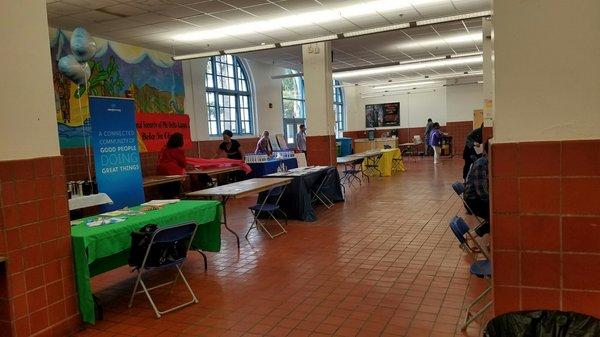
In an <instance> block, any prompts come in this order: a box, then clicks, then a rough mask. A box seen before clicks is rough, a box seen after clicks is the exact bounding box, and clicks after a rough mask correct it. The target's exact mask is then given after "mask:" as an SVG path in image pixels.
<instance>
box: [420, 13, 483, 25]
mask: <svg viewBox="0 0 600 337" xmlns="http://www.w3.org/2000/svg"><path fill="white" fill-rule="evenodd" d="M490 15H492V11H482V12H475V13H467V14H460V15H453V16H446V17H443V18H435V19H428V20H421V21H417V26H425V25H432V24H435V23H442V22H448V21H458V20H466V19H472V18H477V17H482V16H490Z"/></svg>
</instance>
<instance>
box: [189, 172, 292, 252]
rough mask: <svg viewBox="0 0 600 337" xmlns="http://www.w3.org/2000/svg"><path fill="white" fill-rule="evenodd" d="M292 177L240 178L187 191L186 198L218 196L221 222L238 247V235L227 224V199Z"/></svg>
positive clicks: (282, 184)
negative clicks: (221, 215) (221, 211)
mask: <svg viewBox="0 0 600 337" xmlns="http://www.w3.org/2000/svg"><path fill="white" fill-rule="evenodd" d="M291 181H292V178H275V179H274V178H252V179H248V180H242V181H238V182H235V183H231V184H227V185H223V186H217V187H212V188H207V189H205V190H199V191H195V192H190V193H187V194H186V196H187V197H188V198H192V199H197V198H206V199H212V198H219V199H220V201H221V204H222V205H223V220H222V222H221V223H222V224H223V225H224V226H225V229H227V230H228V231H229V232H231V234H233V235H234V236H235V240H236V242H237V246H238V249H239V248H240V237H239V236H238V234H237V233H236V232H234V231H233V230H232V229H231V228H229V226H228V225H227V201H229V200H230V199H239V198H243V197H247V196H249V195H253V194H258V193H260V192H264V191H268V190H270V189H272V188H275V187H279V186H284V185H287V184H289V183H290V182H291Z"/></svg>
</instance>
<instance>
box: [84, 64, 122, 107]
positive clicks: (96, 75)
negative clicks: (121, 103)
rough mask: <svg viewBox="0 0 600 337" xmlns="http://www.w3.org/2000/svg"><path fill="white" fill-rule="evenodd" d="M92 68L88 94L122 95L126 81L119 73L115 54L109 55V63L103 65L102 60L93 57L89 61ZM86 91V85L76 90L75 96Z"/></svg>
mask: <svg viewBox="0 0 600 337" xmlns="http://www.w3.org/2000/svg"><path fill="white" fill-rule="evenodd" d="M88 63H89V65H90V70H91V76H90V79H89V81H88V88H89V89H88V90H89V91H88V95H91V96H110V97H118V96H121V92H122V91H123V88H124V87H125V82H124V81H123V79H122V78H121V76H120V74H119V65H118V64H117V62H116V61H115V57H114V56H110V57H109V61H108V65H107V66H106V68H104V67H103V65H102V62H101V61H100V60H95V59H91V60H89V61H88ZM85 91H86V87H85V86H81V87H80V88H79V89H78V90H77V91H76V92H75V97H77V98H79V97H81V96H82V95H83V94H84V93H85Z"/></svg>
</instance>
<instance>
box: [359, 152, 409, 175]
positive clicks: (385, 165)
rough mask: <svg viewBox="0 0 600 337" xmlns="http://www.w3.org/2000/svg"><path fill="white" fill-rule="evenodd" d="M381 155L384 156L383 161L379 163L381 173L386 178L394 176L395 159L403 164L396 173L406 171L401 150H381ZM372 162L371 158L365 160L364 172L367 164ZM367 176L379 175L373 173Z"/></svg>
mask: <svg viewBox="0 0 600 337" xmlns="http://www.w3.org/2000/svg"><path fill="white" fill-rule="evenodd" d="M381 153H382V154H383V155H382V156H381V160H380V161H379V171H381V175H382V176H384V177H389V176H391V175H392V168H393V167H394V164H393V161H394V159H399V160H400V161H401V162H400V164H399V165H398V166H397V167H395V170H394V172H397V171H404V170H405V168H404V162H403V161H402V153H401V152H400V149H398V148H395V149H384V150H381ZM370 160H372V159H371V158H368V159H365V161H364V162H363V170H365V169H366V165H367V162H368V161H370ZM365 174H367V175H374V174H377V172H375V173H373V172H372V171H371V172H365Z"/></svg>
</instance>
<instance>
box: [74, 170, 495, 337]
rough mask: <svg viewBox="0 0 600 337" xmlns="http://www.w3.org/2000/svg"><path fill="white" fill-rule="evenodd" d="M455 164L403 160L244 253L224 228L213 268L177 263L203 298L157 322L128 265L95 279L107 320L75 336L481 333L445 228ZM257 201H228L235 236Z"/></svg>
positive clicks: (472, 292) (472, 288)
mask: <svg viewBox="0 0 600 337" xmlns="http://www.w3.org/2000/svg"><path fill="white" fill-rule="evenodd" d="M461 164H462V161H461V160H458V159H454V160H450V161H446V162H445V163H444V165H441V166H438V167H437V169H434V167H433V165H432V164H431V160H430V159H429V158H427V159H418V160H417V161H416V162H414V161H412V160H406V167H407V171H406V172H404V173H402V174H396V175H395V176H393V177H385V178H375V179H373V178H372V179H371V182H370V183H369V184H363V186H362V187H361V188H356V189H352V190H351V191H347V195H346V199H347V200H346V202H345V203H339V204H336V205H335V206H334V207H332V208H331V209H329V210H328V209H326V208H325V207H323V206H321V207H319V208H318V210H317V215H318V217H319V220H318V221H317V222H314V223H304V222H298V221H290V223H289V225H288V234H286V235H284V236H281V237H277V238H275V239H274V240H270V239H268V238H267V237H266V236H265V235H264V234H263V233H259V232H256V231H253V232H252V234H251V236H250V238H249V241H246V240H245V239H243V238H242V247H241V249H240V251H239V253H238V251H237V249H236V246H235V240H234V238H233V236H231V234H230V233H228V232H226V231H224V232H223V233H222V234H223V235H222V240H223V247H222V250H221V252H220V253H216V254H212V253H211V254H208V255H209V256H208V259H209V269H208V272H204V270H203V263H202V260H201V258H200V257H199V256H198V254H195V253H192V254H191V257H190V258H189V259H188V261H187V262H186V264H185V265H184V272H185V273H186V275H187V276H188V279H189V280H190V283H191V285H192V288H193V289H194V291H195V292H196V295H197V296H198V298H199V301H200V302H199V303H198V304H196V305H192V306H188V307H186V308H184V309H182V310H180V311H177V312H174V313H170V314H166V315H165V316H163V317H162V318H161V319H156V318H155V316H154V313H153V311H152V310H151V308H150V305H149V303H148V301H147V300H146V298H145V297H143V295H142V296H138V297H137V298H136V301H135V302H134V306H133V308H132V309H128V308H127V302H128V296H129V294H130V291H131V289H132V285H133V282H134V274H132V273H130V271H129V269H128V268H126V267H123V268H121V269H118V270H115V271H112V272H109V273H105V274H103V275H100V276H98V277H96V278H94V289H95V292H96V295H97V296H98V297H99V298H100V301H101V304H102V305H103V307H104V311H105V317H104V320H103V321H101V322H98V323H97V324H96V325H95V326H87V327H86V328H85V330H84V331H82V332H80V333H79V334H78V335H77V336H288V337H297V336H364V337H367V336H419V337H422V336H431V337H441V336H463V335H468V336H476V335H478V333H479V332H480V326H479V325H478V324H473V325H472V326H471V327H470V328H469V329H468V330H467V332H465V333H462V332H461V331H460V329H458V328H457V327H458V325H459V321H460V320H461V319H462V317H463V316H464V310H463V307H464V306H465V305H466V303H468V301H469V299H472V298H474V297H475V296H476V295H477V294H478V293H479V292H480V291H481V290H482V289H484V287H485V282H484V281H483V280H480V279H474V278H472V277H470V276H469V273H468V264H469V258H468V257H467V256H466V254H465V253H463V252H462V251H461V250H460V249H459V247H458V244H457V242H456V239H455V238H454V236H453V234H452V233H451V231H450V230H449V228H448V221H449V219H450V218H451V217H452V216H454V215H455V214H456V213H459V214H461V215H462V214H464V212H463V210H462V208H461V203H460V201H459V199H458V198H457V197H456V196H455V195H453V193H452V190H451V188H450V184H451V183H452V182H453V181H455V180H457V178H458V177H460V173H461V168H462V166H461ZM254 201H255V199H254V198H246V199H243V200H240V201H236V202H234V203H231V204H229V206H230V208H229V209H230V211H229V214H230V218H229V219H230V223H231V224H232V227H233V228H234V229H235V230H236V231H237V232H238V233H245V231H246V229H247V226H248V223H249V222H250V220H251V217H250V214H249V212H248V210H247V208H246V206H247V205H249V204H251V203H253V202H254ZM166 275H169V276H171V275H172V274H171V271H168V272H162V273H158V272H154V273H153V274H152V275H151V277H150V279H151V280H152V279H153V278H152V276H154V279H157V278H163V277H166ZM167 288H168V287H167ZM186 295H187V293H186V291H185V289H184V288H183V284H182V283H181V282H179V284H178V285H177V286H176V287H175V290H174V291H173V293H171V294H169V293H168V292H167V291H166V290H165V291H163V292H161V291H157V296H156V298H157V302H158V304H159V307H160V305H163V306H164V305H168V304H174V303H175V304H176V303H177V302H179V303H181V302H182V301H185V300H187V299H188V298H187V297H186Z"/></svg>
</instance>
